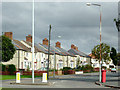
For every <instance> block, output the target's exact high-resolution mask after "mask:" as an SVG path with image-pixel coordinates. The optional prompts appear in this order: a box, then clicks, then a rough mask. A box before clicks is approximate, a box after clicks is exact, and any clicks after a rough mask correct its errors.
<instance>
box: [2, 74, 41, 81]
mask: <svg viewBox="0 0 120 90" xmlns="http://www.w3.org/2000/svg"><path fill="white" fill-rule="evenodd" d="M36 77H41V76H35V78H36ZM20 78H32V76H30V75H20ZM9 79H16V75H0V80H9Z"/></svg>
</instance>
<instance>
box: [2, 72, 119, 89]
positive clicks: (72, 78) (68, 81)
mask: <svg viewBox="0 0 120 90" xmlns="http://www.w3.org/2000/svg"><path fill="white" fill-rule="evenodd" d="M49 78H50V79H49V80H48V82H47V83H43V82H42V78H35V83H34V84H33V83H32V79H31V78H24V79H21V83H20V84H16V82H15V80H3V81H2V87H6V88H28V87H29V88H117V89H120V86H119V80H118V73H114V74H113V73H107V78H106V83H99V82H98V79H99V73H85V74H83V75H62V76H56V78H53V77H52V76H51V77H49Z"/></svg>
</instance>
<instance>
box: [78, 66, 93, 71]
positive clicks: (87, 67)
mask: <svg viewBox="0 0 120 90" xmlns="http://www.w3.org/2000/svg"><path fill="white" fill-rule="evenodd" d="M80 69H81V70H83V71H86V70H90V71H93V67H92V66H91V65H86V66H82V67H81V68H80Z"/></svg>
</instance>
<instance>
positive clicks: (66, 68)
mask: <svg viewBox="0 0 120 90" xmlns="http://www.w3.org/2000/svg"><path fill="white" fill-rule="evenodd" d="M71 69H72V68H70V67H63V69H62V70H66V71H67V70H71Z"/></svg>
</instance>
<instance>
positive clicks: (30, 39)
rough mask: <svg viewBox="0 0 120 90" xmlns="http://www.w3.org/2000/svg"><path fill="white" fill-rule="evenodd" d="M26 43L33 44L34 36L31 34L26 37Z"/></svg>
mask: <svg viewBox="0 0 120 90" xmlns="http://www.w3.org/2000/svg"><path fill="white" fill-rule="evenodd" d="M26 41H27V42H31V43H32V36H31V35H30V34H29V35H28V36H26Z"/></svg>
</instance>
